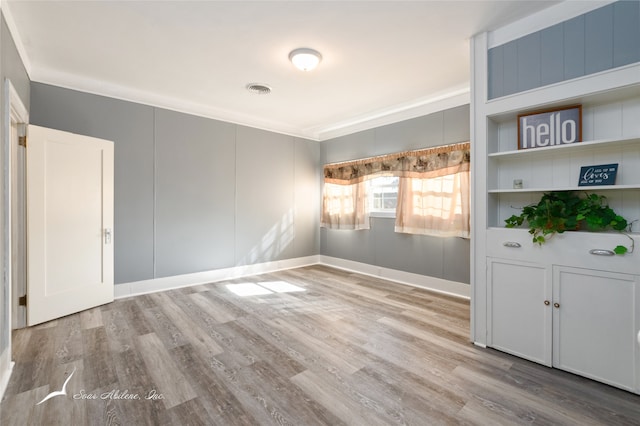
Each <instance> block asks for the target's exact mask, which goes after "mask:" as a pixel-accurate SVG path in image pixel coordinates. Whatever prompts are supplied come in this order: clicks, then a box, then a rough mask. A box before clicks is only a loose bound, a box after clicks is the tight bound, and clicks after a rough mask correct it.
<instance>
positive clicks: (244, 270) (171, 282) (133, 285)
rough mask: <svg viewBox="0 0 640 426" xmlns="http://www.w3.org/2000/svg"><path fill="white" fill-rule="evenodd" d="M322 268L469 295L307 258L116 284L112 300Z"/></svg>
mask: <svg viewBox="0 0 640 426" xmlns="http://www.w3.org/2000/svg"><path fill="white" fill-rule="evenodd" d="M317 264H323V265H327V266H331V267H334V268H338V269H343V270H347V271H351V272H357V273H359V274H363V275H370V276H374V277H378V278H383V279H386V280H389V281H394V282H397V283H400V284H406V285H410V286H413V287H419V288H424V289H427V290H431V291H437V292H439V293H444V294H449V295H453V296H458V297H463V298H466V299H468V298H469V296H470V294H471V286H469V284H464V283H460V282H456V281H449V280H444V279H441V278H435V277H429V276H426V275H420V274H413V273H411V272H404V271H399V270H396V269H389V268H381V267H380V266H375V265H369V264H366V263H360V262H354V261H352V260H345V259H339V258H336V257H331V256H323V255H316V256H307V257H298V258H295V259H286V260H279V261H275V262H266V263H258V264H255V265H246V266H236V267H233V268H225V269H216V270H212V271H204V272H197V273H194V274H185V275H176V276H172V277H165V278H155V279H151V280H144V281H134V282H130V283H124V284H117V285H116V286H115V298H116V299H121V298H124V297H130V296H137V295H140V294H148V293H155V292H157V291H165V290H172V289H176V288H181V287H189V286H193V285H199V284H208V283H213V282H218V281H224V280H231V279H235V278H242V277H246V276H250V275H258V274H265V273H269V272H275V271H281V270H283V269H293V268H300V267H303V266H309V265H317Z"/></svg>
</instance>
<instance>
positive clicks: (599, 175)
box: [578, 163, 618, 186]
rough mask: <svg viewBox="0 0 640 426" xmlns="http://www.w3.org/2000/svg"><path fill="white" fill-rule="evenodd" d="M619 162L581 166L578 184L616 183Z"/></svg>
mask: <svg viewBox="0 0 640 426" xmlns="http://www.w3.org/2000/svg"><path fill="white" fill-rule="evenodd" d="M617 174H618V163H615V164H599V165H597V166H582V167H580V180H579V181H578V186H596V185H598V186H599V185H615V183H616V175H617Z"/></svg>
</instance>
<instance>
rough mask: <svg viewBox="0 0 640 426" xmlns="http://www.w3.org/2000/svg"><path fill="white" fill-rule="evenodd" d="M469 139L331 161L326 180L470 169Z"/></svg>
mask: <svg viewBox="0 0 640 426" xmlns="http://www.w3.org/2000/svg"><path fill="white" fill-rule="evenodd" d="M469 147H470V145H469V142H464V143H458V144H454V145H446V146H439V147H435V148H427V149H420V150H416V151H406V152H400V153H396V154H389V155H381V156H377V157H371V158H366V159H362V160H354V161H347V162H342V163H334V164H327V165H325V166H324V181H325V182H326V183H334V184H339V185H350V184H354V183H357V182H362V181H363V180H365V179H367V177H369V176H372V175H378V176H379V175H381V174H384V175H391V176H399V177H407V178H411V177H420V178H433V177H439V176H445V175H449V174H453V173H458V172H462V171H468V170H469V164H470V158H471V155H470V153H469Z"/></svg>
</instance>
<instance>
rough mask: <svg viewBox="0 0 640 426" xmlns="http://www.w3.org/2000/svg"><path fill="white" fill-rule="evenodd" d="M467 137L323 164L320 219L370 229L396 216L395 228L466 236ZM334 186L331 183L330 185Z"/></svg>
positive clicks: (339, 226)
mask: <svg viewBox="0 0 640 426" xmlns="http://www.w3.org/2000/svg"><path fill="white" fill-rule="evenodd" d="M469 148H470V145H469V142H463V143H458V144H452V145H445V146H440V147H433V148H425V149H420V150H415V151H406V152H399V153H395V154H388V155H381V156H377V157H370V158H365V159H361V160H352V161H345V162H341V163H333V164H327V165H325V166H324V183H325V185H324V193H323V209H322V220H321V222H320V225H321V226H323V227H325V228H330V229H369V216H370V215H374V216H381V217H395V231H396V232H403V233H410V234H422V235H433V236H441V237H450V236H458V237H464V238H467V237H468V236H469V222H470V221H469V218H470V216H469V163H470V161H471V155H470V149H469ZM334 187H335V188H334Z"/></svg>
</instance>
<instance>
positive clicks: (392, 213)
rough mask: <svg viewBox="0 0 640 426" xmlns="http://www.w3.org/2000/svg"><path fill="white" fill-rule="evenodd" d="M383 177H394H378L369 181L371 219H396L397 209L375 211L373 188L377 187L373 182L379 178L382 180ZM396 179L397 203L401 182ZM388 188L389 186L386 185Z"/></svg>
mask: <svg viewBox="0 0 640 426" xmlns="http://www.w3.org/2000/svg"><path fill="white" fill-rule="evenodd" d="M382 177H393V176H376V177H374V178H372V179H369V188H368V190H369V217H380V218H395V217H396V207H393V208H392V209H374V207H373V202H374V200H373V193H374V191H373V188H374V187H376V186H377V185H374V184H373V181H374V180H376V179H378V178H382ZM395 179H396V202H397V198H398V196H397V194H398V182H399V178H397V177H396V178H395ZM385 186H387V185H385Z"/></svg>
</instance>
